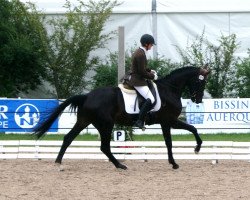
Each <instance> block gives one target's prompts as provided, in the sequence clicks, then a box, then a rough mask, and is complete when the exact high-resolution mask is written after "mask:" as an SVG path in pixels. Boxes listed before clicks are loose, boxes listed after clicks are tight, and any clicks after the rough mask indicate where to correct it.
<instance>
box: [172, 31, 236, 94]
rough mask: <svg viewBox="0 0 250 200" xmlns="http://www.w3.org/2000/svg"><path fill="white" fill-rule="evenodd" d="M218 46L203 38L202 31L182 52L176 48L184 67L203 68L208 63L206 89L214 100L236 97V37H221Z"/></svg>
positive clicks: (233, 35)
mask: <svg viewBox="0 0 250 200" xmlns="http://www.w3.org/2000/svg"><path fill="white" fill-rule="evenodd" d="M218 41H219V45H217V46H216V45H213V44H211V43H210V42H209V41H208V40H207V39H206V38H205V37H204V31H203V33H202V35H201V36H198V37H197V38H196V39H195V41H194V42H193V43H192V44H191V45H190V46H189V47H187V49H186V50H182V49H180V48H179V47H177V50H178V52H179V53H180V55H181V57H182V59H183V63H184V65H186V64H191V65H195V66H203V65H204V64H206V63H208V64H209V67H210V71H211V73H210V75H209V79H208V84H207V89H208V92H209V93H210V94H211V95H212V97H214V98H223V97H229V96H231V97H233V96H235V95H236V93H235V91H234V90H233V85H234V82H235V78H236V76H235V74H236V67H235V66H236V64H237V61H238V59H237V58H235V56H234V53H235V51H236V50H237V48H238V47H239V44H237V43H236V35H235V34H232V35H229V36H223V35H222V36H221V37H220V39H219V40H218Z"/></svg>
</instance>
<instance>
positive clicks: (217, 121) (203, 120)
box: [185, 98, 250, 129]
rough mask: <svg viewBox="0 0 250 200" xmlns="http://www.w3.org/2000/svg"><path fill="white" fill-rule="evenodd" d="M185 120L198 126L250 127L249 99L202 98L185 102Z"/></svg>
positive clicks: (221, 127)
mask: <svg viewBox="0 0 250 200" xmlns="http://www.w3.org/2000/svg"><path fill="white" fill-rule="evenodd" d="M185 113H186V121H187V123H189V124H194V125H195V126H197V127H199V128H218V129H225V128H226V129H250V99H249V98H242V99H240V98H234V99H204V100H203V103H200V104H195V103H192V102H191V101H187V102H186V112H185Z"/></svg>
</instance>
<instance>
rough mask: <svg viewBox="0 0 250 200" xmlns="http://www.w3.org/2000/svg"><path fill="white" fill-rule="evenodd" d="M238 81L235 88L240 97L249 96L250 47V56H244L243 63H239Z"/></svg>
mask: <svg viewBox="0 0 250 200" xmlns="http://www.w3.org/2000/svg"><path fill="white" fill-rule="evenodd" d="M237 68H238V71H237V74H236V77H237V82H236V84H235V87H234V89H235V90H236V91H237V92H238V97H240V98H249V95H250V49H248V57H247V58H244V59H243V60H242V62H241V63H238V64H237Z"/></svg>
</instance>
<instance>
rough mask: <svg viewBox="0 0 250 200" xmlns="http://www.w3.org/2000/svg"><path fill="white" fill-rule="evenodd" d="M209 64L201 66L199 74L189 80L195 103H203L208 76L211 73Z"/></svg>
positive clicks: (192, 98)
mask: <svg viewBox="0 0 250 200" xmlns="http://www.w3.org/2000/svg"><path fill="white" fill-rule="evenodd" d="M209 72H210V71H209V69H208V68H207V65H206V66H205V67H204V68H200V70H199V73H198V75H196V76H195V77H194V78H192V79H191V80H190V82H189V91H190V94H191V100H192V101H193V102H195V103H201V102H202V98H203V96H204V90H205V85H206V82H207V76H208V74H209Z"/></svg>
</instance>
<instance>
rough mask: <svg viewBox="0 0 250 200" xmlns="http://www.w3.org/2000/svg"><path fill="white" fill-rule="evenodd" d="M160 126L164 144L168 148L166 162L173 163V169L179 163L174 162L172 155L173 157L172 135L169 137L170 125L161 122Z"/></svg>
mask: <svg viewBox="0 0 250 200" xmlns="http://www.w3.org/2000/svg"><path fill="white" fill-rule="evenodd" d="M161 127H162V132H163V136H164V140H165V144H166V146H167V150H168V162H169V163H170V164H172V165H173V169H178V168H179V165H178V164H176V162H175V160H174V157H173V152H172V137H171V132H170V126H169V125H167V124H161Z"/></svg>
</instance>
